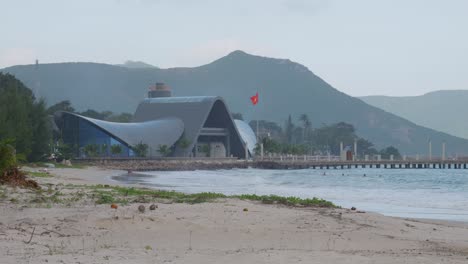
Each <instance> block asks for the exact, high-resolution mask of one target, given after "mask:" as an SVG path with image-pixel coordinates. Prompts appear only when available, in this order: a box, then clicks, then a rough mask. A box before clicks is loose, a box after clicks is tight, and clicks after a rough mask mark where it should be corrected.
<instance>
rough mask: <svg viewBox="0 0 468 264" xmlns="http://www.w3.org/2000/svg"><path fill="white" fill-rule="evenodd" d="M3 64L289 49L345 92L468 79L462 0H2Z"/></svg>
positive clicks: (403, 90)
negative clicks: (36, 60)
mask: <svg viewBox="0 0 468 264" xmlns="http://www.w3.org/2000/svg"><path fill="white" fill-rule="evenodd" d="M0 10H1V11H0V13H1V15H0V25H1V38H0V68H3V67H7V66H11V65H16V64H31V63H34V60H35V59H36V58H37V59H39V61H40V62H41V63H50V62H64V61H92V62H103V63H111V64H117V63H123V62H124V61H126V60H141V61H144V62H147V63H150V64H153V65H156V66H158V67H163V68H167V67H175V66H198V65H202V64H206V63H209V62H211V61H213V60H215V59H217V58H219V57H221V56H224V55H226V54H227V53H229V52H231V51H233V50H237V49H240V50H244V51H246V52H248V53H252V54H257V55H262V56H268V57H277V58H289V59H291V60H293V61H296V62H299V63H301V64H303V65H305V66H307V67H308V68H309V69H310V70H311V71H313V72H314V73H316V74H317V75H319V76H320V77H322V78H323V79H325V80H326V81H327V82H329V83H330V84H332V85H333V86H334V87H336V88H337V89H339V90H341V91H343V92H345V93H348V94H350V95H355V96H356V95H374V94H383V95H419V94H422V93H425V92H429V91H433V90H442V89H468V1H466V0H444V1H443V0H352V1H351V0H328V1H327V0H232V1H230V0H69V1H65V0H40V1H39V0H0Z"/></svg>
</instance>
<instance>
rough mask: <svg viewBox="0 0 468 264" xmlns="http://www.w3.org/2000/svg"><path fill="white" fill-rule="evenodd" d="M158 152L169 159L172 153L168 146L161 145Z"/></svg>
mask: <svg viewBox="0 0 468 264" xmlns="http://www.w3.org/2000/svg"><path fill="white" fill-rule="evenodd" d="M158 152H159V153H160V154H161V156H163V157H167V156H169V154H170V153H171V150H170V149H169V147H168V146H167V145H159V148H158Z"/></svg>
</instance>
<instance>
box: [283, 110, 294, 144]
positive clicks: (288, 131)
mask: <svg viewBox="0 0 468 264" xmlns="http://www.w3.org/2000/svg"><path fill="white" fill-rule="evenodd" d="M284 133H285V136H286V142H287V143H288V144H291V143H292V139H293V133H294V124H293V122H292V118H291V115H289V117H288V121H286V124H285V127H284Z"/></svg>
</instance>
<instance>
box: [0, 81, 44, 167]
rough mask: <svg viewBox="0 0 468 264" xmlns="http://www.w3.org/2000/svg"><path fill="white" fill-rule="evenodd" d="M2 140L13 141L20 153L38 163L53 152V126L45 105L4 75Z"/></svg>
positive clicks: (0, 91)
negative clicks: (50, 151)
mask: <svg viewBox="0 0 468 264" xmlns="http://www.w3.org/2000/svg"><path fill="white" fill-rule="evenodd" d="M0 124H1V126H0V139H7V138H10V139H13V140H14V143H13V147H14V148H15V150H16V152H17V153H19V154H22V155H24V156H25V157H27V159H28V160H30V161H37V160H40V159H42V158H44V157H45V155H46V154H47V153H48V152H49V144H50V139H51V132H50V130H51V129H50V123H49V119H48V116H47V111H46V107H45V102H44V101H43V100H36V98H35V97H34V94H33V93H32V91H31V90H30V89H28V88H27V87H26V86H25V85H24V84H23V83H22V82H20V81H19V80H17V79H16V78H15V77H14V76H13V75H10V74H3V73H0Z"/></svg>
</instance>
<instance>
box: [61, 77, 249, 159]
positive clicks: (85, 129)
mask: <svg viewBox="0 0 468 264" xmlns="http://www.w3.org/2000/svg"><path fill="white" fill-rule="evenodd" d="M152 92H155V93H152ZM163 92H164V93H163ZM167 92H168V93H169V96H166V95H167ZM150 93H152V94H151V95H150ZM148 95H149V97H150V98H147V99H144V100H143V101H142V102H141V103H140V104H139V105H138V107H137V109H136V111H135V114H134V116H133V120H132V122H131V123H115V122H107V121H102V120H97V119H93V118H88V117H84V116H80V115H78V114H74V113H68V112H58V113H56V115H55V121H56V124H57V126H58V128H59V129H60V131H61V134H62V137H63V141H64V142H65V143H67V144H69V145H71V146H75V147H76V153H77V155H79V156H80V157H88V156H93V155H94V156H96V155H97V156H120V157H126V156H129V157H131V156H135V155H137V153H135V149H136V147H137V146H138V145H145V146H147V148H148V149H147V152H146V155H147V156H150V157H160V156H173V157H188V156H191V157H231V156H232V157H238V158H245V155H246V153H247V155H249V154H250V155H251V154H252V153H253V149H254V147H255V144H256V138H255V134H254V132H253V131H252V129H251V128H250V126H249V125H248V124H247V123H245V122H243V121H241V120H233V119H232V116H231V114H230V111H229V110H228V108H227V105H226V103H225V102H224V100H223V99H222V98H221V97H217V96H193V97H170V89H169V88H168V87H167V86H165V85H164V84H159V83H158V84H156V86H155V87H154V90H152V89H150V91H149V94H148ZM115 145H118V146H120V147H119V148H120V149H121V150H122V151H121V152H120V153H116V151H112V149H114V150H115V149H118V148H116V147H112V146H115ZM246 147H247V151H246ZM96 149H98V151H96ZM90 150H93V151H94V152H93V153H90ZM96 152H97V153H96Z"/></svg>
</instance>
